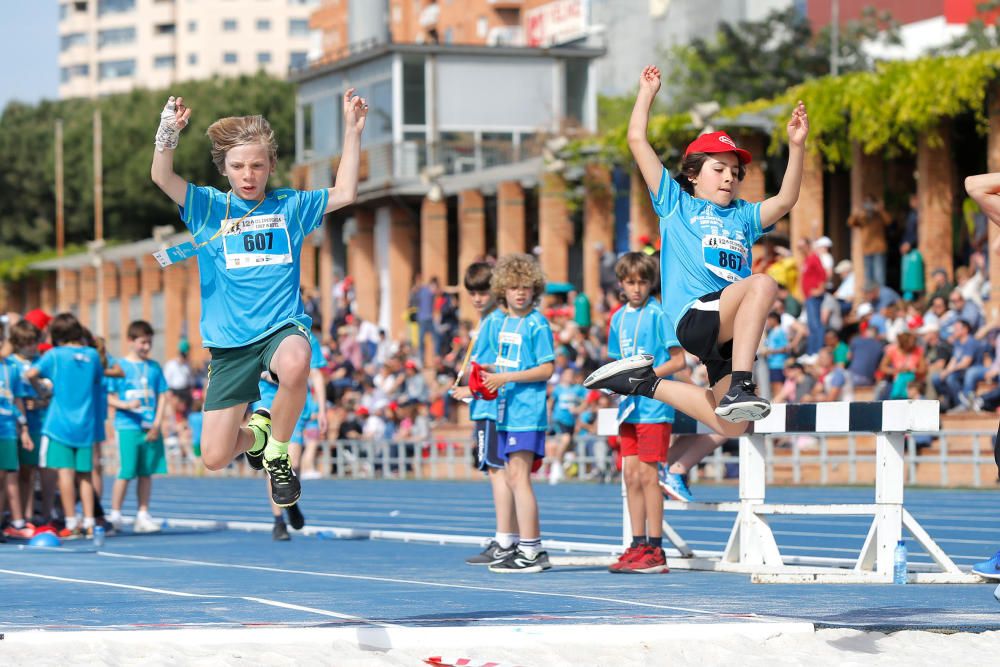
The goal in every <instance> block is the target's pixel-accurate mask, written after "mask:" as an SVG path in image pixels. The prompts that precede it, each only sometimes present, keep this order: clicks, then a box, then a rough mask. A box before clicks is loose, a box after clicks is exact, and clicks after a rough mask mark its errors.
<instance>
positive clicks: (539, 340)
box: [531, 316, 556, 366]
mask: <svg viewBox="0 0 1000 667" xmlns="http://www.w3.org/2000/svg"><path fill="white" fill-rule="evenodd" d="M539 319H541V320H542V325H541V326H538V327H535V329H534V331H533V332H532V338H533V339H534V340H532V342H531V343H532V347H533V348H534V350H535V355H536V356H535V365H536V366H541V365H542V364H547V363H549V362H550V361H555V358H556V352H555V347H554V344H555V342H554V340H553V338H552V328H551V327H549V323H548V321H547V320H545V319H542V318H541V316H539Z"/></svg>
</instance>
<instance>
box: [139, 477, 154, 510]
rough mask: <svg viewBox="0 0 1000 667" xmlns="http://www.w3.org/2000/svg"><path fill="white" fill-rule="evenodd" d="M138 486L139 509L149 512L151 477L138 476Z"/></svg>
mask: <svg viewBox="0 0 1000 667" xmlns="http://www.w3.org/2000/svg"><path fill="white" fill-rule="evenodd" d="M138 487H139V488H138V496H139V511H140V512H149V501H150V499H151V498H152V497H153V478H152V477H140V478H139V484H138Z"/></svg>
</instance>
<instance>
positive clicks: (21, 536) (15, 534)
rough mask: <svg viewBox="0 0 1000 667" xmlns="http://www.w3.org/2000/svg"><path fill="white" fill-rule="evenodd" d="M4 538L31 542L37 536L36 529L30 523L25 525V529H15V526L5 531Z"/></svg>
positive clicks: (8, 527)
mask: <svg viewBox="0 0 1000 667" xmlns="http://www.w3.org/2000/svg"><path fill="white" fill-rule="evenodd" d="M3 534H4V537H9V538H11V539H15V540H30V539H31V538H32V537H34V536H35V527H34V526H32V525H31V524H30V523H26V524H24V527H23V528H15V527H14V526H7V527H6V528H4V529H3Z"/></svg>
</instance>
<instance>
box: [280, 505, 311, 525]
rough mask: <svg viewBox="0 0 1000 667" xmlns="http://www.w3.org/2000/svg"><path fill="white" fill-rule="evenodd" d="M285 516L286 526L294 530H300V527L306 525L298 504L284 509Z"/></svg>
mask: <svg viewBox="0 0 1000 667" xmlns="http://www.w3.org/2000/svg"><path fill="white" fill-rule="evenodd" d="M285 514H287V515H288V525H289V526H291V527H292V528H294V529H295V530H302V527H303V526H304V525H306V517H305V515H304V514H302V509H301V508H300V507H299V504H298V503H295V504H294V505H292V506H290V507H286V508H285Z"/></svg>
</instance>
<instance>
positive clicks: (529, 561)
mask: <svg viewBox="0 0 1000 667" xmlns="http://www.w3.org/2000/svg"><path fill="white" fill-rule="evenodd" d="M550 569H552V563H550V562H549V554H548V553H546V552H545V551H539V552H537V553H536V554H535V555H534V556H529V555H528V554H526V553H524V552H523V551H521V550H520V549H515V550H514V553H512V554H511V555H509V556H508V557H507V558H505V559H503V560H502V561H500V562H498V563H493V564H492V565H490V572H496V573H498V574H534V573H536V572H542V571H544V570H550Z"/></svg>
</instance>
